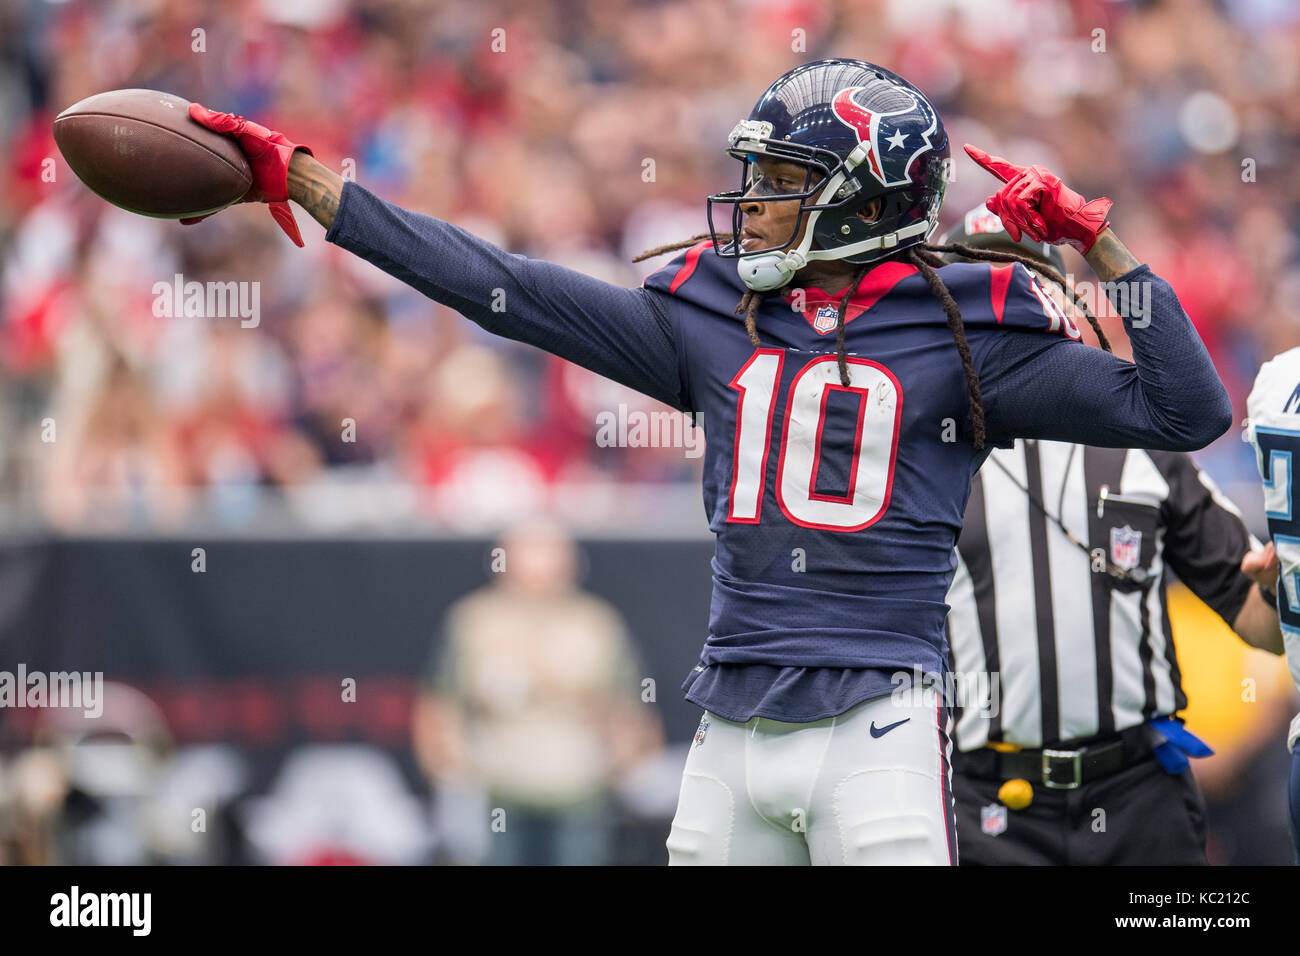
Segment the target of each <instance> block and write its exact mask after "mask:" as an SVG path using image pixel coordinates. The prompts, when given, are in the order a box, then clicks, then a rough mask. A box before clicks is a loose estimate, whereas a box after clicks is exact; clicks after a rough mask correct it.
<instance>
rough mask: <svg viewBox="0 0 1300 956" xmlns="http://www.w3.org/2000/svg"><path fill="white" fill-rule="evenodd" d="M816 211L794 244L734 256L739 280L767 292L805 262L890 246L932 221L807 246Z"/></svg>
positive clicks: (787, 280)
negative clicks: (850, 240) (840, 242)
mask: <svg viewBox="0 0 1300 956" xmlns="http://www.w3.org/2000/svg"><path fill="white" fill-rule="evenodd" d="M820 215H821V213H820V212H814V213H811V214H809V217H808V228H807V230H806V231H805V232H804V238H803V241H802V242H800V243H799V246H798V247H797V248H795V249H790V250H788V251H785V252H782V251H779V250H775V251H772V252H759V253H755V254H754V255H752V256H742V257H741V258H740V259H738V260H737V262H736V271H737V272H739V273H740V281H741V282H743V283H745V285H746V287H748V288H750V289H753V290H754V291H755V292H771V291H772V290H773V289H780V288H783V287H784V286H787V285H789V284H790V282H791V280H793V279H794V276H795V273H796V272H798V271H799V270H800V269H802V268H803V267H804V266H806V265H807V264H808V263H809V262H814V261H816V260H826V259H847V258H848V257H849V256H856V255H858V254H859V253H863V252H871V251H873V250H875V249H892V248H894V246H896V245H898V244H899V243H900V242H902V241H903V240H904V239H911V238H912V237H913V236H923V235H925V234H926V233H927V232H929V231H930V229H931V228H932V225H933V224H932V223H930V222H928V221H925V220H922V221H921V222H914V223H912V225H910V226H904V227H903V228H902V229H897V230H895V231H894V232H889V233H886V234H885V235H883V236H873V237H872V238H870V239H863V240H862V241H861V242H855V243H852V244H850V245H847V246H838V247H837V248H835V249H812V250H809V249H808V246H810V245H812V234H813V226H814V225H816V222H817V217H818V216H820Z"/></svg>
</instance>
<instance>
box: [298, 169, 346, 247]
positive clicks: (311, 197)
mask: <svg viewBox="0 0 1300 956" xmlns="http://www.w3.org/2000/svg"><path fill="white" fill-rule="evenodd" d="M342 196H343V177H342V176H340V175H339V174H338V173H336V172H334V170H332V169H330V168H329V167H328V166H326V165H325V164H324V163H322V162H321V161H320V160H318V159H317V158H316V157H315V156H312V155H311V154H309V153H304V152H297V153H294V154H293V158H292V159H291V160H289V198H290V199H292V200H293V201H294V202H296V203H297V204H298V205H299V206H302V208H303V209H305V210H307V212H308V214H310V216H311V217H312V218H313V219H315V220H316V221H317V222H318V223H320V224H321V225H322V226H324V227H325V228H326V229H329V227H330V226H332V225H334V216H335V214H337V213H338V211H339V200H340V199H341V198H342Z"/></svg>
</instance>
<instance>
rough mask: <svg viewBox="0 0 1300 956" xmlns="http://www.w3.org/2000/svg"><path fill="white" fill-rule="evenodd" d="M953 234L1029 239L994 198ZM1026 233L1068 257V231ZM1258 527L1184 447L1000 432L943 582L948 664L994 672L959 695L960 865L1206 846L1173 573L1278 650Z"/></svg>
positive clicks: (1178, 856)
mask: <svg viewBox="0 0 1300 956" xmlns="http://www.w3.org/2000/svg"><path fill="white" fill-rule="evenodd" d="M987 218H991V219H992V222H991V223H990V222H988V221H987ZM944 241H945V242H954V241H955V242H962V243H966V244H968V245H980V246H984V247H986V248H988V247H991V248H1000V247H1001V248H1012V247H1015V246H1016V245H1017V244H1016V243H1014V242H1013V241H1012V240H1011V238H1010V237H1009V236H1008V235H1007V234H1006V232H1005V231H1003V230H1002V227H1001V222H1000V221H999V220H998V219H997V217H996V216H991V214H989V213H988V212H987V210H985V209H984V208H983V207H982V206H981V207H979V208H978V209H976V210H972V212H971V213H970V214H968V215H967V217H966V219H965V222H964V224H963V226H962V227H960V228H959V229H957V230H955V231H954V233H950V234H949V235H948V236H945V237H944ZM1019 246H1020V250H1021V251H1023V250H1024V249H1025V248H1028V249H1029V250H1030V251H1031V252H1033V253H1035V254H1036V255H1038V256H1041V257H1043V259H1044V260H1045V262H1046V263H1047V264H1049V265H1052V266H1053V267H1055V268H1056V269H1057V271H1058V272H1063V271H1064V269H1063V267H1062V265H1061V264H1060V258H1059V253H1057V252H1056V250H1055V249H1054V248H1052V247H1048V248H1047V249H1044V248H1043V247H1042V246H1041V245H1040V244H1036V243H1032V242H1030V241H1029V240H1024V241H1023V242H1022V243H1020V244H1019ZM1048 252H1050V254H1051V255H1052V256H1054V257H1055V258H1056V262H1052V261H1050V259H1049V258H1048V255H1046V254H1045V253H1048ZM1252 545H1254V546H1255V547H1258V542H1254V541H1253V539H1252V538H1251V535H1250V533H1249V532H1248V531H1247V529H1246V527H1245V525H1244V524H1243V523H1242V520H1241V516H1240V514H1239V513H1238V511H1237V509H1236V508H1235V507H1234V506H1233V505H1232V503H1231V502H1229V501H1228V500H1227V499H1226V498H1225V497H1223V495H1222V494H1220V493H1219V491H1218V490H1217V488H1216V487H1215V486H1214V484H1213V483H1212V482H1211V480H1210V479H1209V478H1208V477H1207V476H1206V475H1205V474H1204V473H1203V472H1201V471H1200V470H1199V469H1198V468H1197V467H1196V466H1195V464H1193V462H1192V460H1191V459H1190V458H1189V457H1188V456H1187V455H1184V454H1178V453H1172V452H1159V451H1143V450H1140V449H1112V448H1092V447H1088V446H1083V445H1076V444H1069V443H1064V442H1046V441H1033V440H1024V441H1017V442H1016V443H1015V445H1014V447H1011V448H1001V449H994V450H993V452H992V453H991V454H990V456H989V458H988V460H987V461H986V462H985V463H984V465H983V466H982V468H981V469H980V472H979V473H978V474H977V475H976V476H975V479H974V482H973V484H972V487H971V497H970V501H969V504H968V505H967V509H966V516H965V524H964V527H963V530H962V533H961V536H960V538H959V540H958V545H957V552H958V554H957V570H956V573H955V575H954V577H953V583H952V586H951V589H950V591H949V593H948V604H949V606H950V607H951V610H950V612H949V615H948V637H949V644H950V648H951V655H952V660H951V664H952V670H953V671H954V672H955V674H956V675H957V676H958V677H959V678H960V677H962V676H964V675H974V674H983V675H990V679H987V680H986V682H982V683H981V684H980V685H979V686H981V687H984V688H987V689H989V690H990V691H991V693H990V695H989V697H988V698H987V699H986V700H985V701H983V702H982V703H981V705H980V706H971V704H972V702H971V701H970V700H959V701H958V702H957V703H959V704H964V705H966V706H964V708H962V709H960V710H959V716H958V720H957V724H956V732H955V735H954V740H955V745H956V752H955V753H954V755H953V771H954V773H953V787H954V791H955V796H956V800H957V815H958V829H957V832H958V834H959V839H960V847H961V862H962V863H963V864H974V865H981V864H983V865H990V864H1058V865H1067V864H1070V865H1073V864H1085V865H1087V864H1091V865H1096V864H1172V865H1179V864H1198V863H1199V864H1204V863H1205V862H1206V857H1205V804H1204V799H1203V798H1202V796H1201V793H1200V789H1199V788H1198V787H1197V784H1196V781H1195V779H1194V777H1193V776H1192V772H1191V770H1190V769H1189V768H1188V765H1187V757H1188V756H1200V755H1204V754H1205V753H1207V752H1208V748H1204V745H1203V744H1202V743H1201V742H1200V741H1199V740H1197V739H1196V738H1195V737H1193V736H1192V735H1191V734H1189V733H1188V732H1187V731H1186V730H1184V729H1183V727H1182V724H1181V722H1180V721H1177V720H1172V719H1170V718H1171V717H1172V716H1173V715H1175V714H1177V713H1178V712H1179V711H1181V710H1183V709H1184V708H1185V707H1186V706H1187V698H1186V696H1185V694H1184V693H1183V688H1182V683H1181V678H1180V672H1179V666H1178V657H1177V654H1176V652H1175V648H1174V643H1173V635H1172V633H1171V631H1170V626H1169V614H1168V610H1167V607H1166V594H1165V590H1166V583H1167V582H1166V577H1167V571H1173V572H1174V573H1175V574H1176V575H1177V577H1178V579H1179V580H1181V581H1182V582H1183V583H1184V584H1185V585H1186V586H1187V587H1188V588H1189V589H1190V590H1191V591H1192V592H1193V593H1194V594H1196V595H1197V596H1198V597H1199V598H1201V600H1203V601H1205V603H1206V604H1208V605H1209V606H1210V607H1211V608H1213V609H1214V611H1215V612H1216V613H1218V614H1219V616H1220V617H1222V618H1223V619H1224V620H1225V621H1226V622H1227V623H1228V624H1229V625H1230V626H1231V627H1232V628H1233V629H1234V630H1235V631H1236V632H1237V634H1238V635H1239V636H1240V637H1241V638H1242V639H1243V640H1244V641H1246V642H1247V643H1248V644H1251V645H1253V646H1256V647H1261V648H1263V649H1266V650H1270V651H1272V652H1273V653H1281V651H1282V638H1281V631H1280V630H1279V626H1278V618H1277V612H1276V610H1275V606H1274V598H1273V595H1272V594H1271V593H1269V592H1268V591H1266V590H1264V586H1265V585H1264V584H1263V583H1257V582H1276V580H1277V564H1276V559H1275V558H1274V556H1273V553H1272V546H1271V545H1270V546H1269V548H1267V549H1263V550H1256V551H1252ZM1248 574H1249V576H1247V575H1248Z"/></svg>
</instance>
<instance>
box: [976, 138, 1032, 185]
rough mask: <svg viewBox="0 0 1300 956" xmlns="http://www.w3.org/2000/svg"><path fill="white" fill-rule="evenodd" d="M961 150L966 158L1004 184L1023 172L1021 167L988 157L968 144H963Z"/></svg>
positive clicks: (997, 158) (995, 157)
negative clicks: (964, 151) (963, 150)
mask: <svg viewBox="0 0 1300 956" xmlns="http://www.w3.org/2000/svg"><path fill="white" fill-rule="evenodd" d="M963 149H965V150H966V155H967V156H969V157H970V158H971V159H973V160H975V162H977V163H979V164H980V165H981V166H983V167H984V168H985V169H987V170H988V171H989V172H991V173H992V174H993V175H994V176H996V177H997V178H998V179H1000V180H1002V181H1003V182H1004V183H1009V182H1011V180H1013V179H1015V178H1016V177H1017V176H1019V175H1020V174H1021V173H1023V172H1024V171H1025V170H1024V167H1023V166H1017V165H1016V164H1015V163H1011V162H1008V161H1007V160H1005V159H1003V158H1002V157H1001V156H990V155H989V154H988V153H986V152H984V150H982V149H980V148H979V147H978V146H972V145H971V144H970V143H967V144H965V146H964V147H963Z"/></svg>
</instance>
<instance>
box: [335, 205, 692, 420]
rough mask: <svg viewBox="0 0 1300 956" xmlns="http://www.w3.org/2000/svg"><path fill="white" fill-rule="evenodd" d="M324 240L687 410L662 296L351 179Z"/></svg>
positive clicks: (493, 324)
mask: <svg viewBox="0 0 1300 956" xmlns="http://www.w3.org/2000/svg"><path fill="white" fill-rule="evenodd" d="M325 238H326V239H327V240H328V241H330V242H333V243H336V244H338V245H339V246H342V247H343V248H344V249H347V250H348V251H349V252H353V253H355V254H356V255H358V256H360V257H361V258H363V259H365V260H367V261H368V262H371V263H373V264H375V265H376V266H378V267H379V268H381V269H383V270H384V271H385V272H387V273H389V274H390V275H392V276H395V277H396V278H398V279H401V280H402V281H403V282H405V283H406V284H407V285H410V286H411V287H413V288H415V289H417V290H419V291H420V292H422V293H424V294H425V295H427V296H428V297H429V298H431V299H434V300H436V301H438V302H441V303H442V304H443V305H447V306H450V307H451V308H453V309H455V310H456V311H457V312H460V313H461V314H462V315H464V316H465V317H466V318H469V319H471V320H473V321H474V322H476V323H478V324H479V325H481V326H482V327H483V328H484V329H486V330H487V331H489V332H493V333H495V334H497V335H501V336H504V337H506V338H509V339H515V340H516V341H519V342H526V343H528V344H529V345H535V346H537V347H538V348H541V349H545V350H546V351H548V352H551V353H553V354H555V355H558V356H560V357H561V358H565V359H568V360H569V361H571V362H574V363H575V364H577V365H581V366H583V367H584V368H588V369H591V370H592V371H593V372H596V373H598V374H600V375H604V376H605V377H607V378H610V379H613V380H614V381H616V382H620V383H622V384H623V385H627V386H628V387H629V388H633V389H636V390H637V391H638V392H643V393H644V394H646V395H649V396H650V397H651V398H655V399H658V400H659V401H661V402H664V403H665V404H668V405H671V406H673V407H674V408H679V409H682V410H684V411H689V410H690V409H688V408H687V407H686V406H685V404H684V388H683V384H682V378H681V370H680V365H679V362H678V357H677V351H676V347H675V341H674V340H675V335H674V331H673V327H672V320H671V316H670V312H669V310H668V308H667V305H666V302H665V299H666V297H665V296H663V295H660V294H658V293H655V292H651V291H649V290H646V289H624V288H620V287H618V286H614V285H610V284H609V283H606V282H601V281H600V280H599V279H594V278H592V277H591V276H586V275H583V274H582V273H579V272H574V271H572V270H570V269H565V268H563V267H561V266H557V265H554V264H552V263H549V262H542V261H539V260H536V259H528V258H526V257H524V256H520V255H511V254H510V253H507V252H504V251H503V250H501V249H499V248H497V247H496V246H494V245H492V244H491V243H490V242H486V241H485V240H483V239H479V238H478V237H476V236H473V235H471V234H470V233H468V232H466V231H465V230H463V229H460V228H458V227H457V226H453V225H451V224H450V223H447V222H443V221H442V220H440V219H434V218H433V217H431V216H422V215H420V214H418V213H413V212H409V211H407V210H405V209H402V208H401V207H399V206H395V205H393V204H392V203H389V202H385V201H384V200H382V199H380V198H379V197H377V196H375V195H374V194H373V193H371V192H369V191H368V190H366V189H364V188H362V187H361V186H358V185H357V184H356V183H352V182H349V183H346V184H345V185H344V187H343V198H342V201H341V202H340V203H339V210H338V214H337V215H336V216H335V217H334V222H333V224H332V225H331V226H330V229H329V232H328V233H326V236H325Z"/></svg>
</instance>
